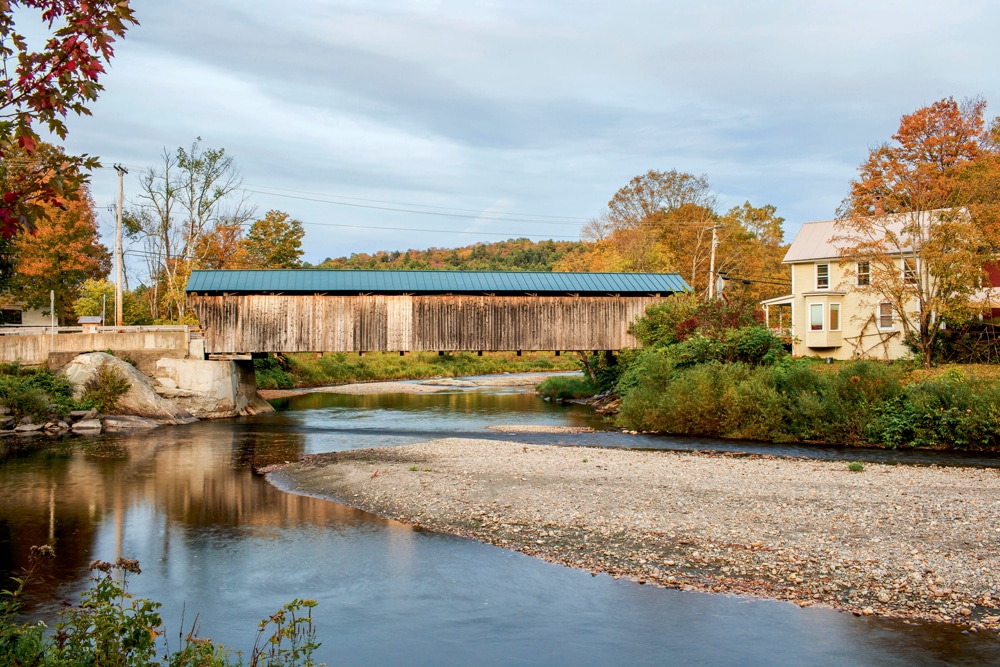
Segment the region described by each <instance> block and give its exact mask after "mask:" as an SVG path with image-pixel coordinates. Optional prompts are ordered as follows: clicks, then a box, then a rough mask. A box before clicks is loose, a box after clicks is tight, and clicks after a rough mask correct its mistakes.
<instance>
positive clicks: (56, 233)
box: [10, 189, 111, 324]
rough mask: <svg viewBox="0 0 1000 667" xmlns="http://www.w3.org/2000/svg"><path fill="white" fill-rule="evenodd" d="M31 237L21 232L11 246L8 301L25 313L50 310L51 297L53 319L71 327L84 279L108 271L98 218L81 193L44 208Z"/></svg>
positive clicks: (86, 195) (85, 196)
mask: <svg viewBox="0 0 1000 667" xmlns="http://www.w3.org/2000/svg"><path fill="white" fill-rule="evenodd" d="M46 206H49V207H50V208H49V210H47V211H46V212H45V215H44V216H42V217H41V218H39V219H38V221H37V223H36V227H35V231H34V233H31V232H27V231H22V232H21V233H20V234H19V235H18V236H17V237H16V238H15V240H14V249H15V253H16V257H17V273H16V275H15V277H14V279H13V281H12V286H11V290H10V292H11V295H12V296H14V297H15V298H16V299H19V300H21V301H23V302H24V304H25V305H26V306H27V307H28V308H41V309H43V310H46V311H47V310H48V309H49V291H50V290H52V291H53V292H54V293H55V313H56V317H57V320H58V321H59V322H60V323H61V324H66V323H68V322H71V321H73V317H72V314H73V312H72V305H73V303H74V302H75V301H76V299H77V297H78V296H79V292H80V287H81V285H82V284H83V283H84V281H85V280H87V279H88V278H92V279H99V278H104V277H106V276H107V275H108V272H109V271H110V269H111V255H110V253H109V252H108V249H107V248H105V247H104V246H103V245H101V243H100V241H99V240H98V233H97V216H96V215H95V213H94V204H93V201H92V200H91V198H90V194H89V193H88V192H87V190H86V189H84V190H83V191H82V192H80V193H79V195H78V196H77V197H76V198H75V199H71V200H68V201H60V202H57V204H51V205H49V204H47V205H46Z"/></svg>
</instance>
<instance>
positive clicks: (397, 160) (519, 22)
mask: <svg viewBox="0 0 1000 667" xmlns="http://www.w3.org/2000/svg"><path fill="white" fill-rule="evenodd" d="M132 5H133V7H134V9H135V12H136V16H137V18H138V20H139V22H140V23H141V25H140V26H139V27H135V28H133V29H131V30H130V31H129V32H128V34H127V36H126V38H125V39H124V40H122V41H120V42H119V43H118V44H117V47H116V54H115V58H114V60H113V61H112V63H111V66H110V67H109V71H108V73H107V75H106V77H105V78H104V79H103V81H102V83H103V84H104V86H105V90H104V91H103V93H102V94H101V97H100V99H99V100H98V101H97V102H96V103H94V104H93V106H92V107H91V110H92V112H93V116H92V117H82V118H73V119H71V121H70V122H69V137H68V140H67V141H66V142H65V146H66V148H67V150H68V151H69V152H71V153H89V154H92V155H97V156H99V157H100V158H101V161H102V163H103V164H104V168H103V169H100V170H97V171H96V172H95V173H94V174H93V176H92V179H91V183H92V193H93V196H94V199H95V201H96V203H97V205H98V207H99V208H100V210H101V214H102V231H103V232H104V233H106V234H107V237H106V239H107V242H108V243H109V244H110V240H111V236H110V233H111V230H112V226H111V225H112V223H113V215H112V214H111V213H110V211H109V209H108V206H109V205H110V204H112V203H113V202H114V200H115V196H116V192H117V176H116V173H115V171H114V170H113V169H112V168H111V166H112V165H113V164H115V163H121V164H123V165H125V166H126V167H127V168H128V169H129V174H128V176H126V180H125V192H126V202H128V200H129V199H130V198H132V197H134V196H135V194H136V193H137V190H138V175H139V174H140V173H141V172H142V171H143V169H146V168H149V167H152V166H156V165H157V164H158V162H159V161H160V159H161V157H160V156H161V153H162V152H163V151H164V150H167V151H171V152H172V151H175V150H176V149H177V147H180V146H190V145H191V143H192V142H193V141H194V140H195V138H196V137H201V138H202V141H203V145H204V146H206V147H213V148H225V150H226V152H227V154H229V155H231V156H232V157H233V158H234V160H235V163H236V164H237V165H238V167H239V168H240V171H241V173H242V177H243V181H244V184H245V185H244V187H245V189H246V191H247V193H246V194H247V196H248V197H249V199H250V200H251V202H252V203H253V204H254V205H256V207H257V211H258V212H259V213H260V215H261V216H262V215H263V213H264V212H266V211H268V210H271V209H279V210H282V211H285V212H287V213H289V214H291V215H292V217H294V218H297V219H299V220H301V221H302V222H303V223H304V228H305V230H306V236H305V240H304V247H305V255H304V257H303V259H305V260H306V261H309V262H312V263H318V262H321V261H322V260H323V259H325V258H327V257H338V256H344V255H349V254H351V253H360V252H365V253H372V252H375V251H377V250H406V249H409V248H418V249H422V248H428V247H438V248H448V247H458V246H464V245H468V244H471V243H475V242H489V241H497V240H501V239H505V238H517V237H522V236H524V237H529V238H532V239H536V240H538V239H546V238H555V239H567V240H573V239H577V238H579V231H580V227H581V226H582V225H583V224H584V223H585V222H586V220H588V219H590V218H593V217H595V216H597V215H599V214H600V213H601V212H602V211H603V210H605V208H606V206H607V202H608V200H609V199H610V198H611V197H612V196H613V195H614V193H615V192H616V191H617V190H618V189H619V188H621V187H622V186H624V185H626V184H627V183H628V181H629V180H630V179H631V178H632V177H633V176H636V175H638V174H642V173H645V172H646V171H648V170H650V169H655V170H670V169H677V170H679V171H685V172H690V173H693V174H696V175H705V176H706V177H707V179H708V181H709V182H710V184H711V186H712V189H713V191H714V192H715V193H716V194H717V196H718V200H719V203H720V208H721V209H722V210H725V209H728V208H729V207H731V206H737V205H740V204H742V203H743V202H744V201H749V202H750V203H751V204H753V205H755V206H761V205H764V204H772V205H774V206H776V207H777V212H778V215H780V216H782V217H784V218H785V219H786V222H785V232H786V240H788V241H790V240H791V239H792V238H793V236H794V234H795V232H796V231H797V230H798V227H799V226H800V225H801V223H803V222H809V221H814V220H825V219H829V218H831V217H833V216H834V214H835V211H836V208H837V206H838V204H839V203H840V201H841V200H842V199H843V197H844V196H845V194H846V193H847V191H848V184H849V182H850V180H851V179H852V178H853V176H854V175H855V173H856V170H857V167H858V165H859V164H860V163H861V162H862V160H863V159H864V158H865V157H866V155H867V153H868V151H869V150H870V149H871V148H872V147H873V146H875V145H877V144H879V143H881V142H884V141H887V140H889V139H890V137H891V136H892V134H893V132H894V131H895V129H896V128H897V127H898V125H899V119H900V117H901V116H902V115H903V114H907V113H911V112H912V111H914V110H915V109H917V108H919V107H921V106H924V105H926V104H929V103H931V102H934V101H936V100H938V99H941V98H943V97H948V96H951V97H954V98H956V99H963V98H968V97H973V96H982V97H984V98H985V99H986V100H987V101H992V102H993V103H994V105H998V106H993V107H991V108H989V109H988V114H990V115H997V114H1000V90H998V88H1000V77H997V76H996V72H995V66H996V62H997V56H998V55H1000V46H997V42H996V36H995V31H996V27H997V26H998V25H1000V4H998V3H996V2H995V1H994V2H990V1H978V0H977V1H973V0H951V1H950V2H947V3H945V2H941V1H940V0H899V1H883V0H865V1H855V0H837V1H835V2H833V1H829V2H828V1H824V0H817V1H815V2H800V1H795V2H792V1H767V0H763V1H759V2H752V3H751V2H746V1H745V0H743V1H739V0H718V1H715V2H703V3H694V2H690V1H686V2H674V1H673V0H616V1H615V2H603V1H595V0H573V2H568V1H563V0H503V1H502V2H500V1H497V2H492V1H481V0H461V1H451V0H384V1H382V2H371V0H368V1H362V0H354V1H351V0H346V1H345V0H287V1H286V2H283V3H275V2H257V1H256V0H199V1H197V2H196V1H194V0H170V1H169V2H164V1H163V0H132ZM126 205H128V203H126ZM388 209H396V210H388Z"/></svg>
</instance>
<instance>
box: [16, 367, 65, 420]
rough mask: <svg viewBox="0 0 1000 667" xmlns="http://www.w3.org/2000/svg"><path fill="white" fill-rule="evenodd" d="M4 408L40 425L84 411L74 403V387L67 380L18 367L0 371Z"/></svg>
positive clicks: (51, 374)
mask: <svg viewBox="0 0 1000 667" xmlns="http://www.w3.org/2000/svg"><path fill="white" fill-rule="evenodd" d="M0 404H3V405H5V406H7V407H8V408H10V410H11V413H13V415H14V416H15V417H19V416H24V415H28V416H30V417H31V418H32V419H35V420H38V421H41V420H45V419H48V418H49V417H51V416H52V414H53V413H57V414H60V415H65V414H66V413H67V412H69V411H70V410H74V409H76V408H78V407H80V403H78V402H77V401H74V400H73V385H72V384H70V382H69V380H67V379H66V378H65V377H64V376H62V375H57V374H55V373H52V372H50V371H48V370H47V369H28V368H21V367H20V366H19V365H17V364H6V365H4V366H3V367H2V368H0Z"/></svg>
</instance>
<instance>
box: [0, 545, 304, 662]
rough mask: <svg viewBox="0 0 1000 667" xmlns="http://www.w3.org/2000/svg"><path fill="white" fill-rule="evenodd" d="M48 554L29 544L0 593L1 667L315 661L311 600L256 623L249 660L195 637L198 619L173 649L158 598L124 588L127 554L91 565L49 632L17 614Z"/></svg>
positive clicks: (129, 564) (129, 570)
mask: <svg viewBox="0 0 1000 667" xmlns="http://www.w3.org/2000/svg"><path fill="white" fill-rule="evenodd" d="M53 558H55V552H54V551H53V549H52V547H50V546H41V547H31V555H30V560H29V563H30V564H29V567H28V569H27V571H26V572H25V573H23V575H22V576H21V577H18V578H16V579H14V584H15V586H14V587H13V590H5V591H2V592H0V667H8V666H10V667H21V666H24V665H34V666H37V667H48V666H50V665H51V666H53V667H55V666H57V665H58V666H64V665H100V666H102V667H104V666H106V667H127V666H133V665H134V666H138V665H151V666H152V665H170V666H171V667H174V666H178V667H179V666H181V665H199V666H205V667H236V666H237V665H244V664H249V665H261V666H263V665H284V666H292V665H297V666H300V667H312V666H313V665H315V664H316V662H315V660H314V658H313V654H314V653H315V651H316V650H317V649H318V648H319V647H320V643H319V642H317V641H316V628H315V626H314V625H313V619H312V609H313V607H315V606H316V602H315V601H313V600H298V599H296V600H292V601H291V602H289V603H288V604H286V605H284V606H283V607H282V608H281V609H280V610H279V611H278V612H277V613H275V614H273V615H271V616H269V617H268V618H265V619H264V620H262V621H261V622H260V623H259V624H258V627H257V637H256V641H255V642H254V645H253V649H252V650H251V651H250V655H249V662H244V660H243V655H242V653H241V652H240V651H235V650H233V649H230V648H228V647H226V646H223V645H221V644H217V643H214V642H213V641H212V640H211V639H207V638H202V637H199V636H198V625H199V623H198V617H197V616H196V617H195V621H194V623H193V624H192V627H191V629H190V630H189V631H187V632H185V631H184V628H181V632H180V633H179V635H180V636H181V639H180V646H179V647H178V648H177V649H175V650H171V649H170V647H169V646H168V644H167V636H166V631H165V628H164V625H163V621H162V619H161V618H160V614H159V609H160V606H161V605H160V603H159V602H155V601H153V600H149V599H145V598H136V597H134V596H133V595H132V594H131V593H129V592H128V575H129V574H135V575H138V574H140V569H139V562H138V561H136V560H132V559H129V558H119V559H118V560H117V561H116V562H114V563H107V562H104V561H99V560H95V561H94V562H92V563H91V564H90V567H89V569H90V572H91V578H90V587H89V588H88V589H87V590H85V591H84V592H83V593H82V595H81V600H80V602H79V603H78V604H70V603H68V602H64V603H63V605H64V606H63V608H62V609H61V610H60V612H59V621H58V622H57V623H56V625H55V633H54V634H53V633H52V632H51V631H50V630H49V628H48V627H47V626H46V625H45V624H44V623H42V622H40V621H39V622H35V623H30V622H24V621H23V620H22V619H21V618H20V616H19V614H20V612H21V611H22V605H23V599H24V593H25V585H26V584H27V583H28V582H29V581H30V580H31V578H32V576H36V575H37V574H38V571H39V570H42V569H44V565H45V561H47V560H50V559H53ZM161 652H162V662H161V659H160V654H161Z"/></svg>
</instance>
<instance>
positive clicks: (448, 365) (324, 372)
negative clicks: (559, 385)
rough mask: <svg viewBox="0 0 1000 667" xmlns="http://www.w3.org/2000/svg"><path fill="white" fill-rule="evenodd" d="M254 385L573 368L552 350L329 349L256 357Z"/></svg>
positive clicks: (573, 360)
mask: <svg viewBox="0 0 1000 667" xmlns="http://www.w3.org/2000/svg"><path fill="white" fill-rule="evenodd" d="M254 366H255V367H256V369H257V386H258V387H259V388H262V389H299V388H304V387H322V386H329V385H343V384H348V383H352V382H390V381H397V380H416V379H426V378H440V377H452V378H455V377H469V376H480V375H499V374H502V373H547V372H560V371H569V372H572V371H578V370H579V369H580V361H579V358H578V357H577V356H576V355H573V354H563V355H557V354H556V353H553V352H523V353H517V352H483V353H482V354H481V355H480V354H477V353H476V352H446V353H444V354H439V353H437V352H413V353H410V354H407V355H405V356H400V355H399V354H397V353H395V352H369V353H366V354H365V355H364V356H358V355H353V354H348V353H346V352H333V353H326V354H321V355H319V356H316V355H314V354H304V353H302V354H287V355H279V356H272V357H268V358H267V359H258V360H256V361H255V362H254Z"/></svg>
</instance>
